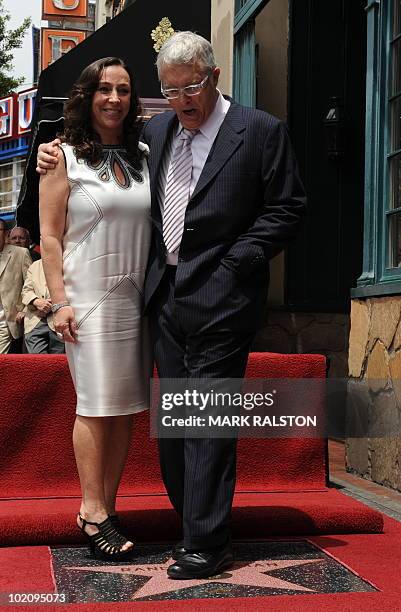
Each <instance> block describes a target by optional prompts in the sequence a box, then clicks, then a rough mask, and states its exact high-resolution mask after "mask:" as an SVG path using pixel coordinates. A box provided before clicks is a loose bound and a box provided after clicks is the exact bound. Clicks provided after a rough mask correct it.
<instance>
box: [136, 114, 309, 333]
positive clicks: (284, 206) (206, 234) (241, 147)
mask: <svg viewBox="0 0 401 612" xmlns="http://www.w3.org/2000/svg"><path fill="white" fill-rule="evenodd" d="M176 126H177V118H176V115H175V113H173V112H166V113H163V114H161V115H156V116H155V117H153V118H152V119H151V120H150V121H149V122H148V123H147V124H146V126H145V128H144V133H143V139H144V140H145V142H146V143H147V144H148V145H149V147H150V157H149V170H150V181H151V193H152V219H153V228H154V231H153V242H152V248H151V253H150V259H149V266H148V275H147V282H146V285H145V303H146V304H149V301H150V299H151V297H152V295H153V294H154V292H155V290H156V288H157V286H158V284H159V283H160V280H161V277H162V275H163V272H164V268H165V261H166V252H165V246H164V243H163V232H162V219H161V214H160V207H159V202H158V199H157V176H158V172H159V169H160V165H161V162H162V159H163V152H164V149H165V146H166V143H167V142H168V137H169V135H170V134H171V130H174V129H176ZM305 203H306V199H305V193H304V189H303V186H302V183H301V180H300V178H299V175H298V169H297V164H296V160H295V157H294V153H293V150H292V147H291V143H290V140H289V137H288V133H287V129H286V126H285V125H284V124H283V123H282V122H281V121H279V120H278V119H276V118H275V117H273V116H272V115H269V114H268V113H265V112H263V111H259V110H256V109H252V108H246V107H243V106H240V105H239V104H236V103H235V102H233V103H232V104H231V106H230V108H229V110H228V113H227V115H226V117H225V119H224V121H223V123H222V125H221V128H220V130H219V133H218V135H217V137H216V140H215V142H214V144H213V147H212V149H211V151H210V154H209V156H208V158H207V160H206V163H205V166H204V168H203V171H202V174H201V176H200V178H199V180H198V183H197V185H196V187H195V190H194V192H193V194H192V197H191V198H190V200H189V203H188V206H187V209H186V214H185V226H184V233H183V237H182V242H181V246H180V252H179V260H178V266H177V272H176V280H175V301H176V303H177V305H178V306H179V307H180V308H181V312H182V316H183V317H184V318H186V319H187V322H188V324H189V325H190V326H193V327H194V328H197V329H199V328H201V327H205V326H207V327H210V325H212V326H213V324H215V323H218V322H219V321H222V319H225V320H228V321H230V322H231V323H233V324H234V325H235V327H236V328H238V329H239V330H242V331H251V330H254V329H256V327H257V325H258V324H259V322H260V318H261V316H263V312H264V307H265V299H266V294H267V280H268V261H269V260H270V259H271V258H272V257H273V256H274V255H276V254H277V253H279V252H280V251H281V250H282V249H283V247H284V246H285V245H286V244H287V243H288V242H289V241H290V240H291V239H292V238H294V237H295V236H296V234H297V231H298V228H299V225H300V221H301V219H302V217H303V216H304V213H305Z"/></svg>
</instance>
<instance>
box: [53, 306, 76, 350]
mask: <svg viewBox="0 0 401 612" xmlns="http://www.w3.org/2000/svg"><path fill="white" fill-rule="evenodd" d="M53 320H54V329H55V330H56V332H57V334H58V335H59V336H60V337H61V338H62V339H63V340H64V342H72V343H74V344H75V343H76V341H77V322H76V320H75V315H74V311H73V309H72V307H71V306H63V308H60V310H58V311H57V312H56V313H55V314H54V318H53Z"/></svg>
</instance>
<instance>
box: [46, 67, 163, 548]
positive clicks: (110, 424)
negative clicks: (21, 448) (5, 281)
mask: <svg viewBox="0 0 401 612" xmlns="http://www.w3.org/2000/svg"><path fill="white" fill-rule="evenodd" d="M138 111H139V104H138V98H137V96H136V94H135V91H134V88H133V80H132V76H131V73H130V71H129V69H128V68H127V66H126V65H125V63H124V62H123V61H122V60H120V59H118V58H104V59H101V60H98V61H96V62H94V63H92V64H91V65H90V66H88V67H87V68H85V70H84V71H83V72H82V74H81V75H80V77H79V79H78V81H77V83H76V84H75V86H74V88H73V90H72V94H71V96H70V99H69V101H68V102H67V104H66V108H65V131H64V135H63V137H62V139H61V140H62V144H61V146H60V148H59V151H58V161H59V163H57V165H56V167H55V168H54V169H53V170H48V172H47V174H46V175H44V176H42V177H41V182H40V224H41V250H42V258H43V266H44V270H45V274H46V279H47V284H48V287H49V291H50V295H51V300H52V304H53V306H52V310H53V313H54V323H55V328H56V331H57V332H58V333H59V335H60V336H62V337H63V339H64V341H65V342H66V352H67V358H68V363H69V367H70V371H71V376H72V379H73V381H74V385H75V389H76V393H77V416H76V420H75V425H74V432H73V443H74V452H75V458H76V462H77V467H78V473H79V478H80V483H81V489H82V502H81V507H80V512H79V514H78V517H77V523H78V526H79V528H80V529H82V531H83V532H84V533H85V534H86V535H87V536H88V537H89V540H90V546H91V550H92V553H94V554H95V555H96V556H98V557H106V558H108V559H117V558H118V559H121V557H122V556H126V555H127V553H129V552H130V551H131V550H132V548H133V543H132V542H131V541H129V540H127V539H126V538H125V537H124V536H122V535H121V533H120V532H119V530H118V529H119V523H118V519H117V515H116V510H115V503H116V495H117V490H118V486H119V483H120V479H121V474H122V471H123V467H124V463H125V460H126V456H127V452H128V446H129V442H130V438H131V424H132V417H133V414H134V413H136V412H139V411H142V410H145V409H146V408H147V407H148V392H149V379H150V375H151V368H152V359H151V355H150V351H149V344H148V338H147V329H146V323H145V320H144V319H143V318H142V316H141V306H142V291H143V284H144V277H145V269H146V264H147V258H148V251H149V246H150V235H151V220H150V190H149V176H148V169H147V160H146V156H147V150H146V145H143V144H141V143H140V142H139V140H138V138H139V125H138V119H137V117H138Z"/></svg>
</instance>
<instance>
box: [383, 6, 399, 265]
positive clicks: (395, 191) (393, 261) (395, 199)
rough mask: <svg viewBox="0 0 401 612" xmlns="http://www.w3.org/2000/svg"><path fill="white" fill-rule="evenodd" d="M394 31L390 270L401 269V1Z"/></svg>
mask: <svg viewBox="0 0 401 612" xmlns="http://www.w3.org/2000/svg"><path fill="white" fill-rule="evenodd" d="M392 22H393V23H392V27H391V28H390V58H389V59H390V87H389V94H390V95H389V100H388V103H389V133H390V147H389V155H388V160H389V182H390V193H389V207H388V210H387V213H386V216H387V223H388V226H389V232H388V236H389V253H388V259H389V261H388V267H389V268H395V267H399V266H401V0H393V20H392Z"/></svg>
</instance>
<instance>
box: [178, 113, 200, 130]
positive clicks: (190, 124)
mask: <svg viewBox="0 0 401 612" xmlns="http://www.w3.org/2000/svg"><path fill="white" fill-rule="evenodd" d="M179 119H180V123H181V125H182V126H183V127H184V128H186V129H187V130H196V129H198V127H199V125H200V123H201V121H200V119H199V117H198V115H181V116H180V117H179Z"/></svg>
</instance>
